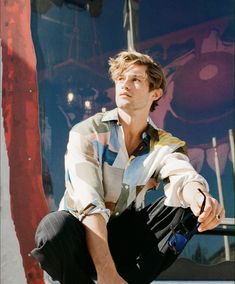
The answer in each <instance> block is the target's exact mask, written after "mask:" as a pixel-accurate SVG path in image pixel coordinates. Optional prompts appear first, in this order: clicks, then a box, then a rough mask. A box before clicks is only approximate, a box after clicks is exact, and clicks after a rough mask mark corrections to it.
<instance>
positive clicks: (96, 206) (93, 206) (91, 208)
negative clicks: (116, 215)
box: [78, 200, 110, 224]
mask: <svg viewBox="0 0 235 284" xmlns="http://www.w3.org/2000/svg"><path fill="white" fill-rule="evenodd" d="M92 214H101V215H102V216H103V218H104V219H105V222H106V224H107V223H108V221H109V217H110V210H109V209H107V208H103V207H101V206H100V203H99V202H98V201H96V200H94V201H93V202H92V203H89V204H88V205H87V206H86V207H85V208H84V209H82V210H81V211H79V212H78V219H79V221H81V222H82V220H83V219H84V218H85V217H86V216H88V215H92Z"/></svg>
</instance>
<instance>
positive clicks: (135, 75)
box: [129, 73, 146, 79]
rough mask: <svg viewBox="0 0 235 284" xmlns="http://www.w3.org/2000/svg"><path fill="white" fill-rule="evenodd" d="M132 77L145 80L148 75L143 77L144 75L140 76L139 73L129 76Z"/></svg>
mask: <svg viewBox="0 0 235 284" xmlns="http://www.w3.org/2000/svg"><path fill="white" fill-rule="evenodd" d="M129 75H130V76H133V77H138V78H143V79H145V78H146V74H145V75H143V74H138V73H136V74H135V73H133V74H129Z"/></svg>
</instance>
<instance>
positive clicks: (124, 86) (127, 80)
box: [122, 78, 130, 89]
mask: <svg viewBox="0 0 235 284" xmlns="http://www.w3.org/2000/svg"><path fill="white" fill-rule="evenodd" d="M122 88H123V89H129V88H130V80H129V79H128V78H126V79H125V80H123V84H122Z"/></svg>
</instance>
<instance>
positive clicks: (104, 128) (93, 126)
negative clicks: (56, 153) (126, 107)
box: [71, 113, 110, 135]
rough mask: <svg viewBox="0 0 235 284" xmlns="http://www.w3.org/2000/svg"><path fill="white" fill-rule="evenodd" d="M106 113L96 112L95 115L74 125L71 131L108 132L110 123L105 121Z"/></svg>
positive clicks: (85, 133)
mask: <svg viewBox="0 0 235 284" xmlns="http://www.w3.org/2000/svg"><path fill="white" fill-rule="evenodd" d="M104 115H105V114H104V113H96V114H95V115H93V116H90V117H89V118H87V119H85V120H83V121H81V122H79V123H77V124H76V125H74V126H73V128H72V129H71V131H74V132H78V133H80V134H83V135H89V134H91V133H105V132H108V131H109V130H110V125H109V123H107V122H105V121H103V117H104Z"/></svg>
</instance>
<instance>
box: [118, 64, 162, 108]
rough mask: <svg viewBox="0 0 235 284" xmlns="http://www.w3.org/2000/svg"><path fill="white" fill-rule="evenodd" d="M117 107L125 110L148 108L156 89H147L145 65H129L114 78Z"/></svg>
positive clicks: (154, 98) (154, 96)
mask: <svg viewBox="0 0 235 284" xmlns="http://www.w3.org/2000/svg"><path fill="white" fill-rule="evenodd" d="M115 91H116V104H117V107H119V108H121V109H125V110H140V109H146V111H148V112H149V109H150V107H151V105H152V102H153V101H154V100H156V99H157V98H156V90H153V91H149V81H148V76H147V73H146V66H144V65H131V66H129V67H128V68H127V69H126V70H124V72H123V73H122V74H121V75H120V76H119V77H118V78H117V79H116V80H115Z"/></svg>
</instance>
